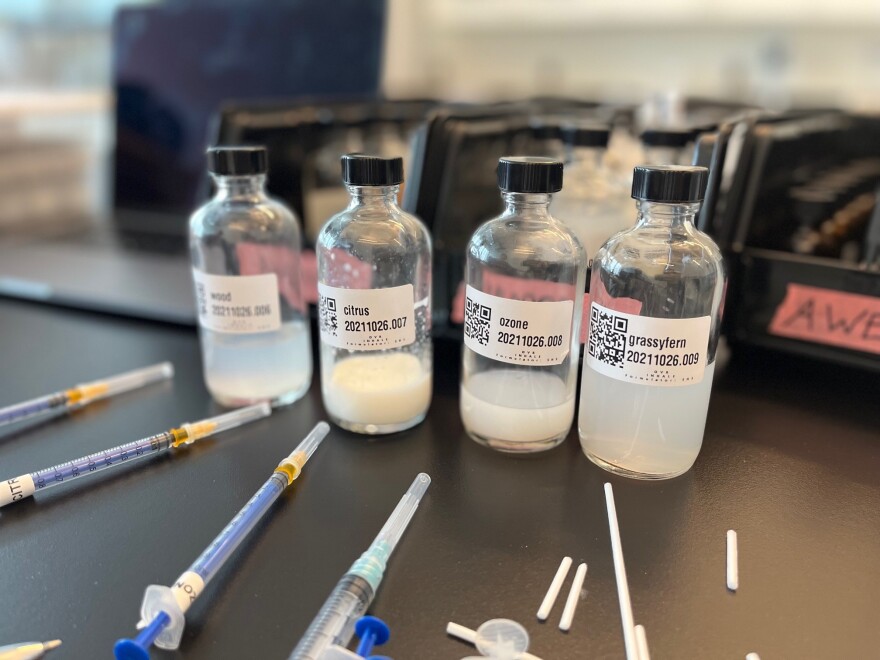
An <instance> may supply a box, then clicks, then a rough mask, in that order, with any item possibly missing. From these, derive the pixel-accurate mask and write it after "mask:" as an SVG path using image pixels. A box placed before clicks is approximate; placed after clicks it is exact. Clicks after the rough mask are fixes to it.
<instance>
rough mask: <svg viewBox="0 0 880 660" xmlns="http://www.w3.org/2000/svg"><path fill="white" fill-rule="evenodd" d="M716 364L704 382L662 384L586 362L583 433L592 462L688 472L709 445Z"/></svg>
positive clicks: (645, 474) (656, 472)
mask: <svg viewBox="0 0 880 660" xmlns="http://www.w3.org/2000/svg"><path fill="white" fill-rule="evenodd" d="M714 374H715V363H714V362H713V363H712V364H710V365H709V366H707V367H706V371H705V372H704V374H703V380H701V381H700V382H699V383H697V384H696V385H687V386H684V387H656V386H653V385H640V384H636V383H627V382H624V381H621V380H617V379H616V378H609V377H608V376H605V375H603V374H600V373H599V372H598V371H596V370H594V369H591V368H590V367H589V366H587V365H584V375H583V380H582V382H581V410H582V411H587V410H594V411H595V410H601V411H602V412H601V414H595V413H594V414H589V413H587V412H582V413H581V415H580V416H579V418H578V431H579V433H580V437H581V445H582V446H583V448H584V451H588V452H589V454H590V458H591V460H593V461H594V462H599V463H600V464H602V463H605V467H608V468H609V469H612V470H613V471H615V472H619V471H625V472H629V473H635V474H639V475H641V476H642V478H646V479H651V478H654V479H664V478H668V477H674V476H677V475H679V474H682V473H683V472H687V471H688V470H689V469H690V467H691V466H692V465H693V464H694V461H696V460H697V455H698V454H699V453H700V447H701V446H702V445H703V430H704V428H705V426H706V413H707V411H708V406H709V394H710V392H711V390H712V378H713V376H714Z"/></svg>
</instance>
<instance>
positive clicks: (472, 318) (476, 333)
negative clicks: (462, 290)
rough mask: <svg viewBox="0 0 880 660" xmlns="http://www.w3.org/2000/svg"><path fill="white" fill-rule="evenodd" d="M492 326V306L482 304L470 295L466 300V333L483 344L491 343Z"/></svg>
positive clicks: (469, 337)
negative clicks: (490, 331)
mask: <svg viewBox="0 0 880 660" xmlns="http://www.w3.org/2000/svg"><path fill="white" fill-rule="evenodd" d="M491 326H492V308H491V307H489V306H488V305H481V304H480V303H478V302H474V300H473V299H472V298H471V297H470V296H468V297H467V298H466V299H465V302H464V333H465V336H466V337H467V338H468V339H473V340H474V341H476V342H477V343H479V344H482V345H483V346H488V345H489V330H490V328H491Z"/></svg>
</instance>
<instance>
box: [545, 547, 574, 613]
mask: <svg viewBox="0 0 880 660" xmlns="http://www.w3.org/2000/svg"><path fill="white" fill-rule="evenodd" d="M570 568H571V557H563V559H562V563H561V564H559V568H558V569H557V570H556V575H555V576H554V577H553V582H551V583H550V588H549V589H547V595H546V596H544V600H543V601H541V607H539V608H538V619H539V620H540V621H546V620H547V617H548V616H550V610H552V609H553V604H554V603H555V602H556V599H557V598H558V597H559V591H560V590H561V589H562V583H563V582H565V578H566V576H567V575H568V570H569V569H570Z"/></svg>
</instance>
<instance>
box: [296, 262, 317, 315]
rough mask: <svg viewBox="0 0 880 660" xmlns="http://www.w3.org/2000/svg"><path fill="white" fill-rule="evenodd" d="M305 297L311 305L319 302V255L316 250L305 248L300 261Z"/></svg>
mask: <svg viewBox="0 0 880 660" xmlns="http://www.w3.org/2000/svg"><path fill="white" fill-rule="evenodd" d="M300 277H301V278H302V279H301V285H302V293H303V298H305V299H306V302H307V303H309V304H310V305H317V304H318V257H317V256H316V255H315V251H314V250H303V252H302V261H301V262H300Z"/></svg>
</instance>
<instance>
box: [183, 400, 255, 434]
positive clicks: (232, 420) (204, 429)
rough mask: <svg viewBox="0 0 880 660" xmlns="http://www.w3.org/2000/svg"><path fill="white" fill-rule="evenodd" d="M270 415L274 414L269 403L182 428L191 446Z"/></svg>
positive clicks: (184, 425)
mask: <svg viewBox="0 0 880 660" xmlns="http://www.w3.org/2000/svg"><path fill="white" fill-rule="evenodd" d="M270 414H272V407H271V406H270V405H269V404H268V403H266V402H263V403H257V404H254V405H252V406H247V407H245V408H238V409H237V410H233V411H232V412H228V413H224V414H222V415H217V416H216V417H208V418H207V419H203V420H201V421H200V422H189V423H187V424H183V425H182V426H181V428H183V429H184V430H185V431H186V435H187V438H186V444H190V443H192V442H195V441H196V440H200V439H201V438H206V437H207V436H209V435H214V434H215V433H221V432H222V431H228V430H229V429H234V428H235V427H237V426H241V425H242V424H247V423H248V422H253V421H255V420H258V419H262V418H263V417H268V416H269V415H270Z"/></svg>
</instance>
